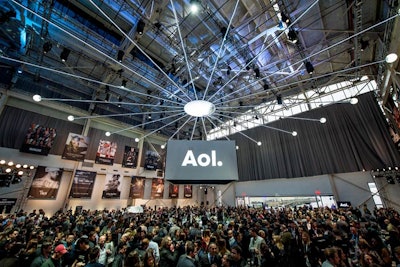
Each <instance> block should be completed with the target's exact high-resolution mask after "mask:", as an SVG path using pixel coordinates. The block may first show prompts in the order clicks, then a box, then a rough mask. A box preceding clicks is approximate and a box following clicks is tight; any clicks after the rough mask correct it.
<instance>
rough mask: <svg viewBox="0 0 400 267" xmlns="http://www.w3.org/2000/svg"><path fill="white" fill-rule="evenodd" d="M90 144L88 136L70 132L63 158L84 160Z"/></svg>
mask: <svg viewBox="0 0 400 267" xmlns="http://www.w3.org/2000/svg"><path fill="white" fill-rule="evenodd" d="M88 144H89V138H88V137H87V136H83V135H80V134H74V133H69V134H68V138H67V142H66V144H65V148H64V152H63V154H62V158H63V159H69V160H76V161H83V160H84V159H85V156H86V152H87V149H88Z"/></svg>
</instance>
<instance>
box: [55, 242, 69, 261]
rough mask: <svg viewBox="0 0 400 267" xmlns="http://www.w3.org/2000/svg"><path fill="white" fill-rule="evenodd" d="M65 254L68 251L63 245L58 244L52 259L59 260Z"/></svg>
mask: <svg viewBox="0 0 400 267" xmlns="http://www.w3.org/2000/svg"><path fill="white" fill-rule="evenodd" d="M67 252H68V250H67V249H66V248H65V247H64V245H63V244H59V245H58V246H56V247H55V249H54V253H53V256H52V258H53V259H56V260H58V259H61V257H62V256H63V255H64V254H65V253H67Z"/></svg>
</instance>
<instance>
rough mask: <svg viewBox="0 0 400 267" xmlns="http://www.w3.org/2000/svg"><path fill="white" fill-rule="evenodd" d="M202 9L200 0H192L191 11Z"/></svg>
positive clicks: (195, 11)
mask: <svg viewBox="0 0 400 267" xmlns="http://www.w3.org/2000/svg"><path fill="white" fill-rule="evenodd" d="M199 10H200V2H199V1H198V0H190V11H191V12H193V13H197V12H198V11H199Z"/></svg>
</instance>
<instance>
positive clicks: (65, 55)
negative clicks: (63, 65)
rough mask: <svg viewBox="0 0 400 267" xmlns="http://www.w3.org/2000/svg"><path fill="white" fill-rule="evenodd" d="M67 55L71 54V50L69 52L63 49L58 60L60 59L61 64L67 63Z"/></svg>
mask: <svg viewBox="0 0 400 267" xmlns="http://www.w3.org/2000/svg"><path fill="white" fill-rule="evenodd" d="M69 53H71V50H69V49H68V48H65V47H64V49H63V51H62V52H61V54H60V58H61V61H62V62H65V61H67V59H68V56H69Z"/></svg>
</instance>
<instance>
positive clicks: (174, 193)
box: [169, 183, 179, 198]
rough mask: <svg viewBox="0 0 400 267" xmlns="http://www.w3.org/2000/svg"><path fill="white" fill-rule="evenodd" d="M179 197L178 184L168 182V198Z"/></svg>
mask: <svg viewBox="0 0 400 267" xmlns="http://www.w3.org/2000/svg"><path fill="white" fill-rule="evenodd" d="M178 197H179V185H177V184H171V183H170V184H169V198H178Z"/></svg>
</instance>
